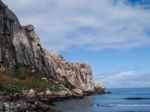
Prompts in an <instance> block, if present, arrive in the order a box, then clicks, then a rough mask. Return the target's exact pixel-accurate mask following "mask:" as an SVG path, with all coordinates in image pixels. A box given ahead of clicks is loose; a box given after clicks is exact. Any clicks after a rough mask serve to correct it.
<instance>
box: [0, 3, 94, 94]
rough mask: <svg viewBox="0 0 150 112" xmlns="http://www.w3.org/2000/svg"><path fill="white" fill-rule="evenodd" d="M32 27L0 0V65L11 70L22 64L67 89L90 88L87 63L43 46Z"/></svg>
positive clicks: (89, 69)
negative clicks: (73, 60)
mask: <svg viewBox="0 0 150 112" xmlns="http://www.w3.org/2000/svg"><path fill="white" fill-rule="evenodd" d="M34 29H35V28H34V26H33V25H32V24H29V25H26V26H21V25H20V23H19V21H18V18H17V17H16V15H15V14H14V13H13V12H12V11H11V10H10V9H9V8H8V7H7V5H5V4H4V3H3V2H2V1H0V68H1V67H3V70H4V68H5V69H6V72H8V73H12V74H13V73H15V72H16V70H17V69H18V68H19V66H20V65H23V66H26V67H28V68H29V69H30V70H31V71H34V72H37V73H40V74H43V76H44V77H45V76H46V78H47V79H53V80H55V81H57V82H59V83H61V84H63V85H65V86H66V87H67V88H69V89H75V88H77V89H80V90H82V91H93V90H94V84H93V80H92V72H91V68H90V66H89V65H88V64H86V63H70V62H67V61H65V60H64V58H63V57H62V56H61V55H59V54H57V53H53V52H49V51H47V50H45V49H44V48H43V47H42V46H41V44H40V39H39V37H38V35H37V34H36V32H35V30H34ZM0 70H1V69H0Z"/></svg>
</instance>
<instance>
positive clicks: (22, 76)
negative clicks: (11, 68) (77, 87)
mask: <svg viewBox="0 0 150 112" xmlns="http://www.w3.org/2000/svg"><path fill="white" fill-rule="evenodd" d="M47 88H49V90H51V91H55V92H59V91H61V90H63V88H62V87H61V86H60V85H59V84H57V83H55V82H53V81H48V82H46V81H45V80H42V76H40V75H38V74H33V73H31V72H29V71H28V70H26V69H25V68H22V69H20V70H19V71H17V72H16V74H15V75H10V74H3V73H0V91H5V92H8V93H21V92H22V91H23V90H29V89H34V90H35V91H37V92H41V91H44V90H46V89H47Z"/></svg>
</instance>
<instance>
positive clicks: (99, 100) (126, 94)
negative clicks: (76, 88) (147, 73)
mask: <svg viewBox="0 0 150 112" xmlns="http://www.w3.org/2000/svg"><path fill="white" fill-rule="evenodd" d="M108 91H111V92H112V94H105V95H92V96H88V97H85V98H83V99H80V100H67V101H63V102H57V103H55V105H56V106H54V108H56V109H57V110H60V111H61V112H150V88H122V89H108Z"/></svg>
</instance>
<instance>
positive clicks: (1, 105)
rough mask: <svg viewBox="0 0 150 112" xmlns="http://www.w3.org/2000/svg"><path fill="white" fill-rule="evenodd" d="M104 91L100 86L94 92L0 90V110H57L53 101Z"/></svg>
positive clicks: (44, 111)
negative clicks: (16, 91)
mask: <svg viewBox="0 0 150 112" xmlns="http://www.w3.org/2000/svg"><path fill="white" fill-rule="evenodd" d="M97 90H98V89H97ZM104 93H105V91H104V90H103V89H102V88H99V91H95V92H94V91H91V92H90V91H88V92H83V91H81V90H78V89H76V90H72V91H68V92H67V91H60V92H58V93H56V92H51V91H49V90H46V91H45V92H40V93H37V92H35V91H34V90H33V89H31V90H29V91H24V93H22V94H21V93H15V94H8V93H5V92H0V112H9V111H12V112H59V111H57V110H54V109H52V108H51V105H53V103H54V102H60V101H63V100H72V99H82V98H83V97H86V96H88V95H92V94H104Z"/></svg>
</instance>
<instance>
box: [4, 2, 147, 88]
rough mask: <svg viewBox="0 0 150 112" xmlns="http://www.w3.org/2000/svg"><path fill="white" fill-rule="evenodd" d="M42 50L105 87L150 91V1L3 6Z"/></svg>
mask: <svg viewBox="0 0 150 112" xmlns="http://www.w3.org/2000/svg"><path fill="white" fill-rule="evenodd" d="M3 1H4V2H5V3H6V4H7V5H8V6H9V8H10V9H12V10H13V11H14V12H15V14H16V15H17V16H18V18H19V20H20V23H21V24H22V25H27V24H33V25H34V26H35V28H36V31H37V33H38V35H39V37H40V40H41V44H42V46H43V47H45V48H46V49H48V50H49V51H56V52H58V53H60V54H61V55H63V56H64V57H65V59H66V60H68V61H71V62H86V63H89V64H90V65H91V68H92V72H93V77H94V80H95V81H100V82H102V83H103V84H104V86H105V87H113V88H116V87H117V88H120V87H121V88H123V87H150V60H149V58H150V0H13V2H12V0H3Z"/></svg>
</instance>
